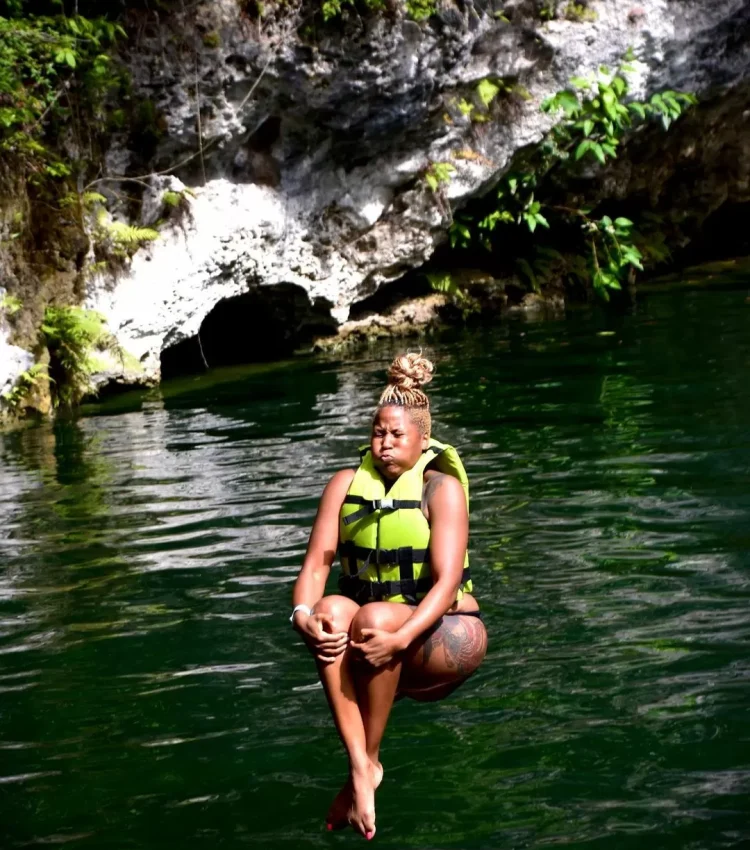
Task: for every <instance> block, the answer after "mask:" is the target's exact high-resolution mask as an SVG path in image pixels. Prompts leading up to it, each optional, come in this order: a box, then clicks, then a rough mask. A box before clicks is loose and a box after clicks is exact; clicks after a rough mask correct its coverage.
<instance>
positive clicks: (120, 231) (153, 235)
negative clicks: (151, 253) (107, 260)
mask: <svg viewBox="0 0 750 850" xmlns="http://www.w3.org/2000/svg"><path fill="white" fill-rule="evenodd" d="M105 229H106V231H107V235H108V236H109V237H110V239H111V240H112V241H113V242H114V243H115V244H116V245H121V246H123V247H126V248H139V247H140V246H141V245H145V244H146V243H147V242H153V241H155V240H156V239H158V238H159V231H158V230H153V229H152V228H150V227H137V226H135V225H133V224H125V223H124V222H122V221H113V222H111V223H110V224H107V225H106V227H105Z"/></svg>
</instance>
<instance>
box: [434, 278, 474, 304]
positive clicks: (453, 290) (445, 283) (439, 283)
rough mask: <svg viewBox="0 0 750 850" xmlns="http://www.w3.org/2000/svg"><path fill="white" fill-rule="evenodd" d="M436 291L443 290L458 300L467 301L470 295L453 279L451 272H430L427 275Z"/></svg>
mask: <svg viewBox="0 0 750 850" xmlns="http://www.w3.org/2000/svg"><path fill="white" fill-rule="evenodd" d="M425 277H426V278H427V280H428V281H429V282H430V286H431V287H432V288H433V289H434V290H435V292H442V293H443V294H444V295H448V296H449V297H450V298H452V299H454V300H456V301H466V300H467V298H468V296H467V295H466V293H465V292H464V290H463V289H461V287H460V286H459V285H458V283H456V281H455V280H454V279H453V275H451V273H450V272H429V273H428V274H426V275H425Z"/></svg>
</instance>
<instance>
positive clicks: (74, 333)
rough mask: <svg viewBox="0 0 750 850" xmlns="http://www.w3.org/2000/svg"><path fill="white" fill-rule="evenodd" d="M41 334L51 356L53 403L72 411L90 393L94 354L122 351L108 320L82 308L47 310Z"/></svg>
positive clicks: (50, 308) (53, 308)
mask: <svg viewBox="0 0 750 850" xmlns="http://www.w3.org/2000/svg"><path fill="white" fill-rule="evenodd" d="M41 333H42V338H43V341H44V343H45V344H46V346H47V349H48V350H49V354H50V367H49V371H50V376H51V378H52V380H53V403H54V404H55V406H56V407H60V406H61V407H72V406H73V405H75V404H77V403H78V402H79V401H80V400H81V398H82V397H83V396H84V395H85V393H86V392H88V391H89V388H90V387H89V378H90V375H91V373H92V371H93V364H92V359H91V358H92V354H93V351H94V350H95V349H97V348H98V349H110V350H114V351H119V349H118V347H117V345H116V343H115V342H114V339H113V337H112V336H111V335H110V334H109V333H108V332H107V330H106V328H105V326H104V318H103V317H102V316H101V315H100V314H99V313H96V312H94V311H93V310H84V309H83V308H82V307H47V309H46V310H45V311H44V320H43V322H42V327H41Z"/></svg>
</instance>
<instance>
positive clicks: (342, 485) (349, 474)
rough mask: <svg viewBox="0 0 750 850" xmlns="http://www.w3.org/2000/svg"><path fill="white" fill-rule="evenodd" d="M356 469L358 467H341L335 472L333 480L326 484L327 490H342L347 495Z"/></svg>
mask: <svg viewBox="0 0 750 850" xmlns="http://www.w3.org/2000/svg"><path fill="white" fill-rule="evenodd" d="M356 471H357V470H356V469H339V471H338V472H334V474H333V476H332V477H331V480H330V481H329V482H328V484H326V489H325V492H326V493H328V492H332V493H339V492H341V493H343V495H346V491H347V490H348V489H349V487H350V486H351V483H352V481H353V480H354V475H355V473H356Z"/></svg>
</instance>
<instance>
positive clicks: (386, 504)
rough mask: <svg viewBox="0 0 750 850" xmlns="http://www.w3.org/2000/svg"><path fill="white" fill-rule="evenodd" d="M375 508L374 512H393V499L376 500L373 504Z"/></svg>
mask: <svg viewBox="0 0 750 850" xmlns="http://www.w3.org/2000/svg"><path fill="white" fill-rule="evenodd" d="M373 505H374V506H375V510H378V509H380V510H383V511H392V510H393V499H376V500H375V501H374V502H373Z"/></svg>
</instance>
